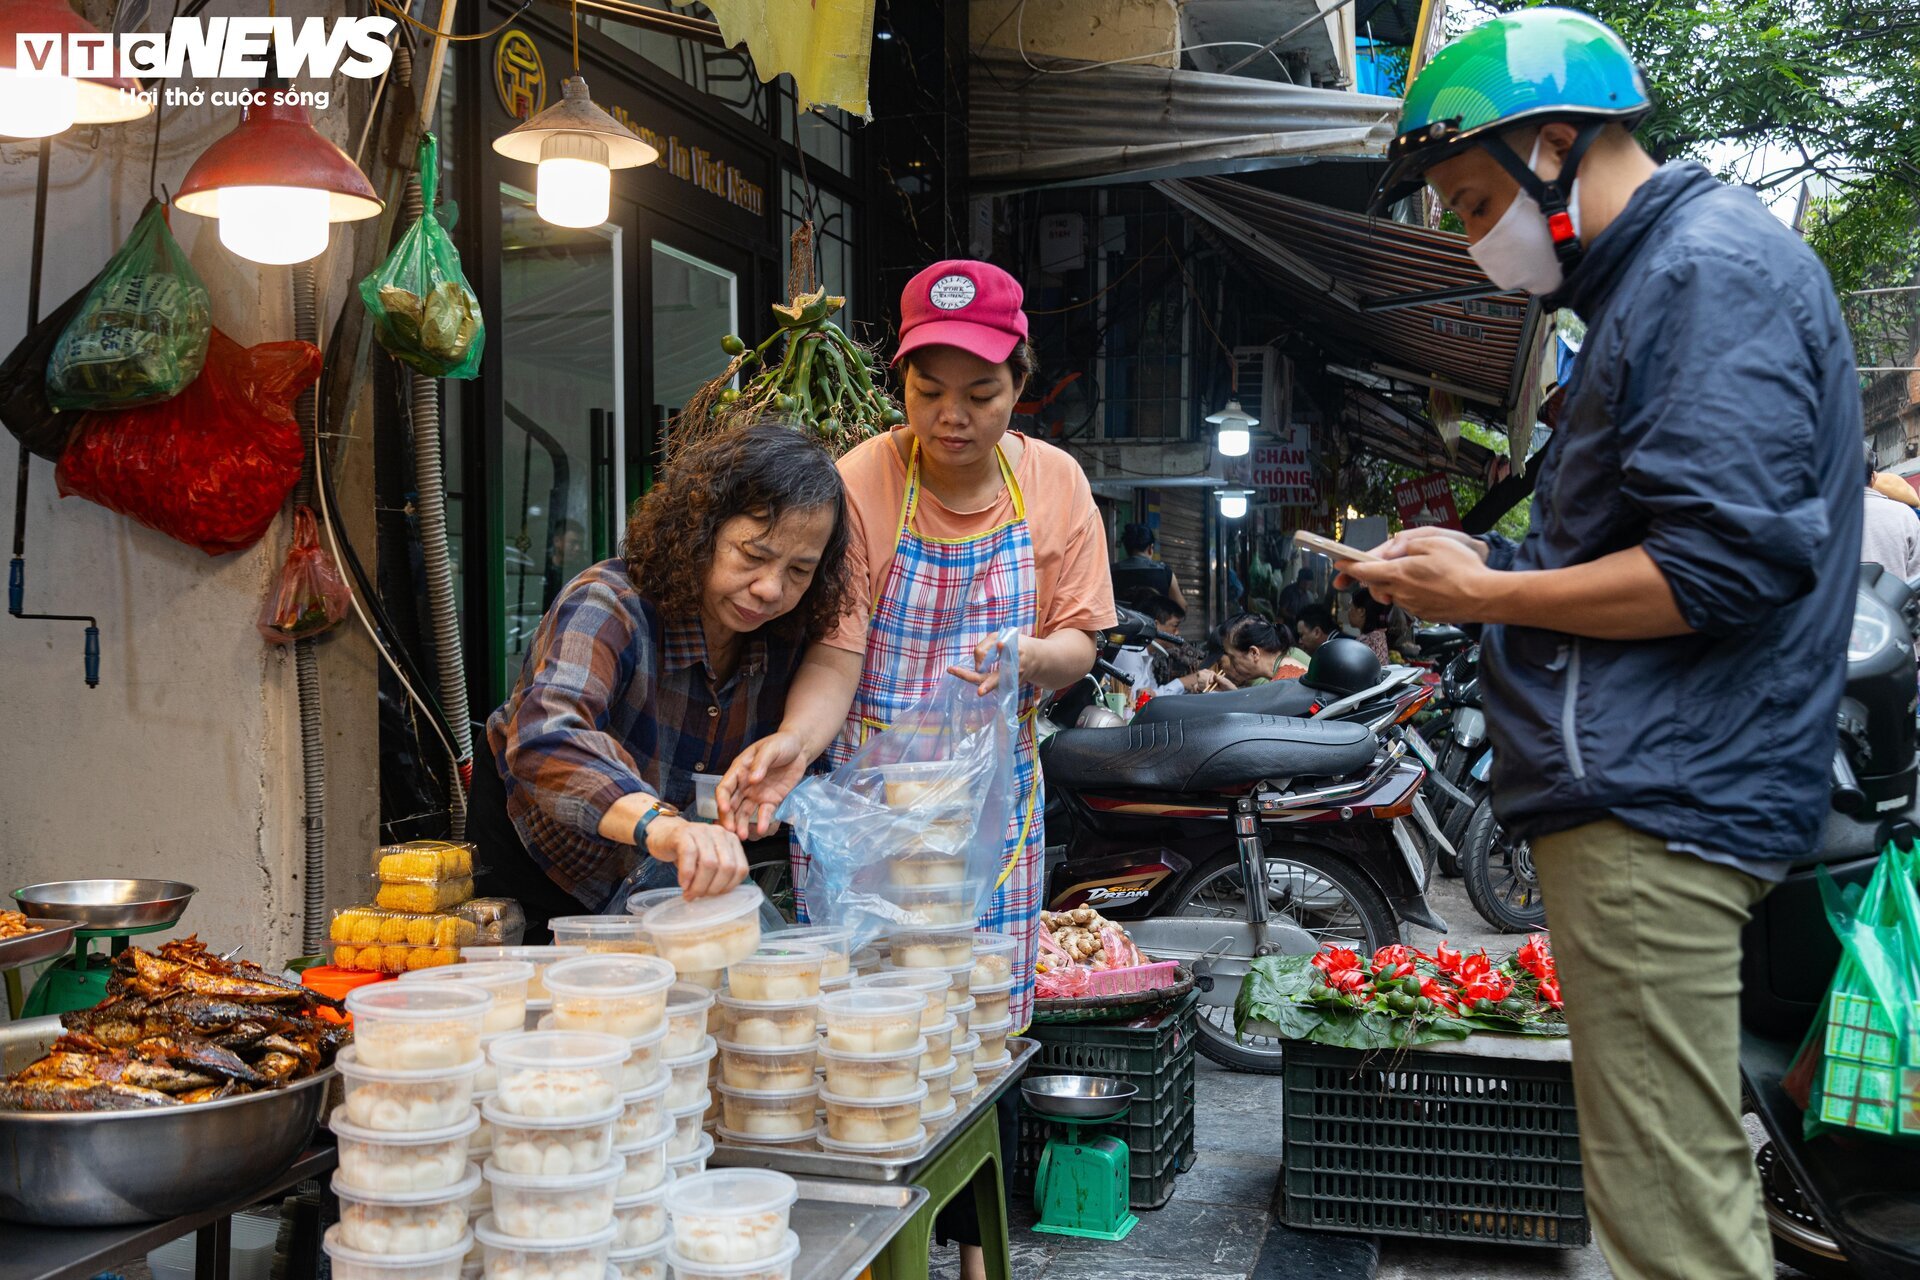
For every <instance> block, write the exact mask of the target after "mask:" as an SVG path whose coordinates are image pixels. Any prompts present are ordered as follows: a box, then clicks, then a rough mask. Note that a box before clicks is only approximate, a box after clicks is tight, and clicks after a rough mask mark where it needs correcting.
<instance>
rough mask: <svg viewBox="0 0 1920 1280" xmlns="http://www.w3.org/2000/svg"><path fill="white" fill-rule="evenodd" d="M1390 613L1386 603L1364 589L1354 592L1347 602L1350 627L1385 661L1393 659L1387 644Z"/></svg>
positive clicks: (1348, 624) (1377, 656)
mask: <svg viewBox="0 0 1920 1280" xmlns="http://www.w3.org/2000/svg"><path fill="white" fill-rule="evenodd" d="M1388 613H1389V610H1388V608H1387V606H1386V605H1384V604H1381V603H1380V602H1379V601H1378V600H1375V599H1374V598H1373V597H1372V596H1370V595H1368V594H1367V593H1366V592H1365V591H1364V590H1362V591H1356V592H1354V593H1353V595H1352V597H1351V598H1350V599H1349V600H1348V603H1347V627H1348V629H1349V630H1350V631H1352V632H1353V634H1354V635H1355V636H1356V637H1357V638H1358V639H1359V640H1360V641H1361V643H1363V644H1365V645H1366V646H1367V648H1369V649H1371V650H1373V656H1374V657H1376V658H1378V659H1380V661H1381V662H1383V663H1384V662H1391V661H1392V658H1391V657H1389V656H1388V655H1389V653H1390V652H1391V650H1390V649H1389V647H1388V645H1387V623H1388V621H1389V618H1388Z"/></svg>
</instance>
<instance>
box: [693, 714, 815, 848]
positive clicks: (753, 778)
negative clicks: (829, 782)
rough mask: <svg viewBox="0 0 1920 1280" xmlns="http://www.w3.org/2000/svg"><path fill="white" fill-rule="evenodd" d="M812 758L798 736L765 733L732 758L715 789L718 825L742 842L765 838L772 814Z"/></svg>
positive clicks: (802, 775) (804, 775) (803, 774)
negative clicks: (717, 805)
mask: <svg viewBox="0 0 1920 1280" xmlns="http://www.w3.org/2000/svg"><path fill="white" fill-rule="evenodd" d="M812 759H813V756H812V753H810V752H809V751H808V750H807V748H806V744H805V743H803V742H801V741H800V735H799V734H797V733H794V732H793V731H791V730H788V729H782V730H780V731H779V732H778V733H772V734H768V735H767V736H766V737H764V738H762V739H760V741H758V742H756V743H754V744H753V745H752V746H750V747H748V748H747V749H746V750H745V751H742V752H741V753H740V754H739V755H738V756H735V757H734V761H733V763H732V764H731V765H730V766H728V768H727V775H726V777H724V778H722V779H720V785H719V786H717V787H715V788H714V799H715V801H716V802H717V803H718V804H719V806H720V825H721V826H722V827H724V828H726V830H727V831H729V832H731V833H732V834H733V835H735V836H737V837H739V838H740V839H742V840H751V839H753V838H754V837H755V836H764V835H766V834H767V833H768V832H769V831H771V830H772V829H773V811H774V810H775V809H778V808H779V807H780V802H781V801H782V800H785V799H786V798H787V793H788V792H789V791H792V790H793V789H794V788H795V787H797V786H799V785H800V779H802V778H804V777H806V775H807V765H808V764H809V763H810V762H811V761H812Z"/></svg>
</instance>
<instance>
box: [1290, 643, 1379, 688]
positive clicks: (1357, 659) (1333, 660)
mask: <svg viewBox="0 0 1920 1280" xmlns="http://www.w3.org/2000/svg"><path fill="white" fill-rule="evenodd" d="M1380 679H1381V676H1380V659H1378V658H1376V657H1374V656H1373V650H1371V649H1369V648H1368V647H1367V646H1366V645H1364V644H1362V643H1361V642H1360V641H1358V640H1355V639H1352V638H1351V637H1349V636H1335V637H1333V638H1332V639H1331V640H1328V641H1327V642H1326V643H1325V644H1323V645H1321V646H1320V647H1319V649H1317V650H1315V652H1314V655H1313V663H1312V665H1311V666H1309V667H1308V668H1307V675H1306V679H1305V680H1304V681H1303V683H1305V684H1306V685H1307V686H1308V687H1309V688H1313V689H1323V690H1325V691H1326V692H1328V693H1337V694H1341V695H1343V696H1344V695H1346V694H1349V693H1359V692H1360V691H1361V690H1362V689H1371V688H1373V686H1375V685H1377V684H1379V683H1380Z"/></svg>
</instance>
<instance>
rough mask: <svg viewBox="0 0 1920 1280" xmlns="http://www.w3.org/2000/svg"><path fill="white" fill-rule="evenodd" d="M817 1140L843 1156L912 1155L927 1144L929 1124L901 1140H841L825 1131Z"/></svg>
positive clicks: (822, 1146)
mask: <svg viewBox="0 0 1920 1280" xmlns="http://www.w3.org/2000/svg"><path fill="white" fill-rule="evenodd" d="M815 1141H817V1142H818V1143H819V1144H820V1149H821V1150H822V1151H827V1152H833V1153H837V1154H839V1155H843V1156H869V1157H877V1156H889V1155H894V1154H896V1153H899V1154H904V1155H912V1154H913V1153H915V1152H917V1151H918V1150H919V1149H920V1148H921V1147H923V1146H925V1145H926V1142H927V1126H925V1125H924V1124H923V1125H921V1126H920V1127H919V1128H918V1129H916V1130H915V1131H914V1135H913V1136H912V1137H911V1138H903V1139H901V1140H900V1141H899V1142H841V1141H840V1140H839V1139H837V1138H834V1137H831V1136H829V1135H827V1134H824V1133H823V1134H821V1135H820V1136H819V1137H818V1138H817V1139H815Z"/></svg>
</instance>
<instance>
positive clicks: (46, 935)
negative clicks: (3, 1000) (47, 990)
mask: <svg viewBox="0 0 1920 1280" xmlns="http://www.w3.org/2000/svg"><path fill="white" fill-rule="evenodd" d="M27 923H28V924H37V925H39V926H40V932H38V933H23V934H21V935H20V936H19V937H17V938H7V939H5V940H4V941H0V969H18V968H19V967H20V966H22V965H28V964H34V963H36V962H38V961H41V960H51V959H53V957H55V956H57V955H59V954H60V953H61V952H62V951H65V950H66V949H67V944H68V943H70V942H72V941H73V931H74V930H75V929H78V928H79V927H80V926H79V925H77V924H75V923H74V922H73V921H71V920H37V919H35V918H34V917H32V916H28V917H27Z"/></svg>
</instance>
